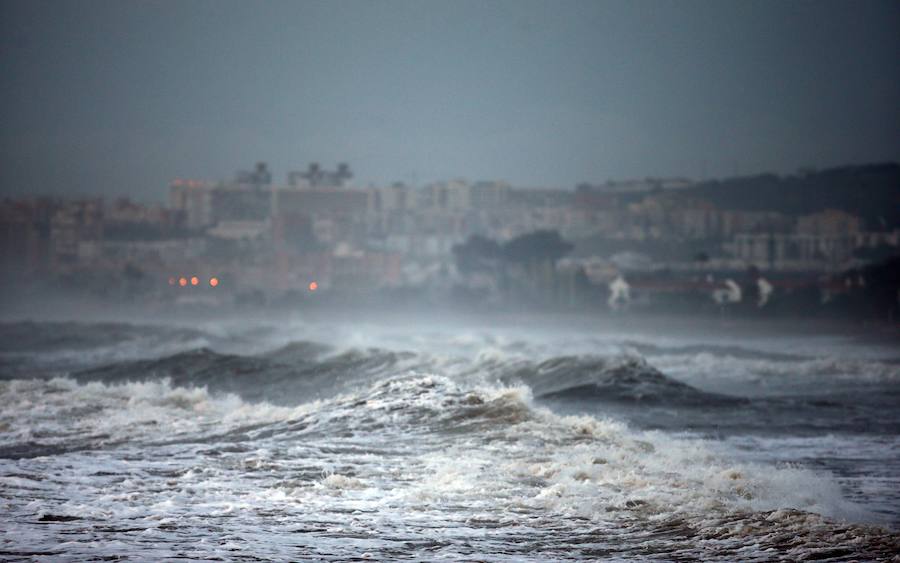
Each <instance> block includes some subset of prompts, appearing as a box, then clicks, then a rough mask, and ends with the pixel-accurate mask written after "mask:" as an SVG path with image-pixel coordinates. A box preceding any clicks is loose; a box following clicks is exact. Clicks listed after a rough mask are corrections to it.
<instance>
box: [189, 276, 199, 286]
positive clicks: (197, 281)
mask: <svg viewBox="0 0 900 563" xmlns="http://www.w3.org/2000/svg"><path fill="white" fill-rule="evenodd" d="M198 283H200V278H198V277H197V276H194V277H192V278H191V285H197V284H198Z"/></svg>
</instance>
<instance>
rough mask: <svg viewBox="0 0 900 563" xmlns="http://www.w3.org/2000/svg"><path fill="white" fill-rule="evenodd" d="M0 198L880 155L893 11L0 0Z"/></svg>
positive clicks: (891, 131)
mask: <svg viewBox="0 0 900 563" xmlns="http://www.w3.org/2000/svg"><path fill="white" fill-rule="evenodd" d="M0 65H2V66H0V81H2V90H0V92H2V105H0V117H2V126H0V130H2V137H0V139H2V140H0V147H2V155H3V163H2V167H0V170H2V173H0V189H2V190H3V191H4V192H32V193H39V192H57V193H59V192H95V193H105V194H112V193H116V192H120V193H128V194H130V195H132V196H135V197H138V198H140V199H146V200H149V199H160V198H162V197H164V194H165V187H166V185H167V183H168V181H169V180H171V179H172V178H175V177H186V178H210V179H218V178H228V177H231V176H232V175H233V173H234V171H235V170H236V169H238V168H249V167H251V166H252V165H253V163H254V162H256V161H257V160H265V161H267V162H269V163H270V166H271V167H272V168H273V170H274V172H275V174H276V178H277V179H278V180H279V181H283V180H284V175H285V173H286V172H287V171H288V170H290V169H298V168H305V166H306V164H307V163H308V162H311V161H318V162H321V163H322V164H323V165H325V166H328V167H332V166H333V165H334V164H335V163H336V162H338V161H347V162H349V163H350V164H351V166H352V168H353V169H354V170H355V171H356V173H357V180H358V182H359V183H361V184H364V183H367V182H369V181H373V182H387V181H393V180H404V181H407V182H408V181H410V180H411V179H412V178H414V177H415V178H416V179H417V181H418V183H422V182H425V181H430V180H435V179H448V178H454V177H466V178H469V179H472V180H477V179H494V178H497V179H506V180H508V181H510V182H512V183H514V184H518V185H527V186H538V185H551V186H560V187H572V186H573V185H574V184H575V183H576V182H579V181H603V180H606V179H608V178H627V177H635V176H646V175H686V176H691V177H699V176H701V175H703V174H704V172H705V173H706V174H707V175H708V176H720V175H730V174H732V173H733V172H735V171H738V172H740V173H744V174H746V173H756V172H760V171H764V170H773V171H777V172H790V171H794V170H796V169H797V168H798V167H802V166H818V167H823V166H829V165H837V164H844V163H855V162H871V161H883V160H898V159H900V2H896V1H886V2H875V1H852V2H806V1H804V2H799V1H775V2H770V1H753V2H750V1H742V2H733V3H732V2H726V1H723V0H713V1H709V2H689V1H682V0H679V1H677V2H667V1H662V0H654V1H649V2H642V1H627V2H601V1H594V2H574V1H563V2H556V1H547V2H527V1H523V0H514V1H511V2H505V1H488V0H484V1H479V2H461V1H457V0H454V1H447V2H425V1H414V2H384V1H368V0H367V1H364V2H300V1H296V2H250V1H240V2H228V1H223V0H213V1H197V0H192V1H190V2H188V1H184V2H175V1H159V2H133V1H124V0H115V1H111V2H93V1H84V0H79V1H53V2H42V1H34V0H27V1H24V2H8V1H5V0H3V1H2V2H0Z"/></svg>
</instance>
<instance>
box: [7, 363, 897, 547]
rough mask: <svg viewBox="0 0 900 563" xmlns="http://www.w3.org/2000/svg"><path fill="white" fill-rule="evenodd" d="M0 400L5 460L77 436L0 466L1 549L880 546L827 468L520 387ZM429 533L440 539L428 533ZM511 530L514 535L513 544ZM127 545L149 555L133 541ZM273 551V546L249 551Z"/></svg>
mask: <svg viewBox="0 0 900 563" xmlns="http://www.w3.org/2000/svg"><path fill="white" fill-rule="evenodd" d="M199 356H205V354H199ZM379 357H380V356H379ZM366 358H368V356H367V355H366V354H365V353H363V354H362V358H357V359H356V360H354V361H362V360H363V359H366ZM226 359H227V358H226ZM204 361H212V362H213V363H214V364H215V363H216V362H220V361H224V360H222V359H221V358H213V359H212V360H204ZM384 363H390V361H388V360H386V359H384V358H382V360H381V361H380V362H379V365H382V364H384ZM562 364H565V362H562ZM378 369H381V368H378ZM548 369H549V367H548ZM623 369H624V368H623ZM547 373H550V372H547ZM0 400H2V401H3V402H4V404H5V405H7V407H5V408H4V410H3V412H2V419H0V428H2V431H0V440H2V441H0V450H2V451H3V452H7V454H8V453H9V452H11V451H14V448H19V449H18V450H16V451H19V453H21V450H22V449H23V448H24V447H27V446H28V444H42V445H45V446H52V445H54V444H58V445H61V446H64V445H65V444H67V443H68V442H71V441H72V440H73V439H75V438H79V437H80V438H83V439H86V440H88V442H87V443H85V444H82V446H84V447H81V448H79V449H74V450H73V449H65V447H62V448H61V449H60V450H59V451H56V452H54V451H52V450H48V449H44V450H41V451H39V452H38V455H37V456H21V455H20V456H12V455H7V457H17V459H16V461H15V462H14V463H10V462H3V461H2V460H0V485H2V486H0V495H2V496H3V497H4V501H5V502H6V503H7V505H8V507H9V510H10V515H11V517H12V518H15V521H17V522H20V523H22V522H24V523H27V522H31V521H34V523H35V524H34V526H35V527H34V528H28V527H27V526H26V527H25V528H26V529H25V532H27V533H24V532H23V534H22V535H21V536H20V538H21V539H13V542H12V544H11V545H10V546H9V549H13V548H14V547H15V544H16V542H26V541H27V542H31V544H32V545H34V546H38V547H41V546H43V547H47V541H46V538H45V537H43V536H41V535H40V534H41V530H46V528H42V527H40V526H46V519H47V517H48V516H47V515H51V517H52V519H53V520H52V524H53V525H54V526H62V527H64V526H76V527H78V528H79V529H84V528H85V527H88V528H90V527H91V526H93V527H95V528H96V529H95V531H94V532H93V533H103V534H107V536H104V537H116V538H127V537H128V536H127V535H126V536H123V535H121V534H119V535H117V532H115V530H114V531H111V532H103V531H101V528H102V529H104V530H105V529H107V528H108V527H109V522H110V521H111V520H113V521H124V519H127V521H128V522H129V525H130V526H138V527H139V528H141V529H142V530H144V531H145V532H146V533H147V534H148V535H149V536H152V540H153V542H154V544H153V545H156V544H157V543H158V542H159V541H163V540H164V541H169V542H171V541H173V538H174V537H176V536H179V534H181V535H183V534H186V533H189V530H190V529H191V528H192V527H197V526H208V525H209V522H214V521H217V519H219V518H228V519H229V521H230V522H231V525H232V526H234V525H247V526H262V525H264V524H263V522H268V524H265V525H266V526H267V527H268V528H269V529H275V528H277V529H279V530H282V531H284V532H287V531H288V530H293V532H292V534H293V535H294V536H297V534H300V535H301V536H303V537H310V536H315V537H317V538H318V539H319V541H318V543H316V544H315V545H306V549H307V550H308V551H302V550H301V551H299V552H295V557H299V556H301V555H302V556H304V557H311V558H316V557H322V556H324V555H325V554H326V552H323V551H321V550H322V549H325V550H327V549H337V548H335V547H334V544H333V543H332V542H340V541H345V542H351V544H352V542H353V541H355V540H354V539H353V538H359V537H364V538H369V537H374V536H372V535H370V534H377V537H378V538H380V539H379V541H378V542H374V543H371V545H370V548H371V549H372V550H374V553H376V554H378V555H379V556H380V557H389V556H390V554H391V553H392V552H391V551H390V549H392V547H391V546H396V545H398V542H400V545H402V542H403V541H411V540H410V539H409V538H410V537H411V536H410V534H413V535H414V536H415V537H416V538H422V539H421V541H426V540H427V541H438V542H439V543H440V545H441V546H442V549H445V550H449V551H448V553H451V554H452V553H456V554H457V555H458V556H472V555H473V553H474V552H471V551H466V547H465V546H466V545H467V544H466V543H465V542H462V541H461V540H459V541H457V540H453V541H449V542H448V541H446V538H448V537H455V536H453V534H457V536H459V537H465V536H466V535H481V534H483V533H485V530H489V529H490V530H494V531H493V532H492V534H494V541H495V542H497V549H499V550H501V551H500V552H501V553H505V554H506V555H507V556H509V557H511V558H516V557H517V556H519V557H524V556H528V557H534V556H537V557H541V555H540V554H543V556H544V557H548V558H558V557H560V556H561V552H560V553H558V552H556V551H554V548H552V546H550V545H549V544H546V543H544V544H540V543H536V542H537V539H535V538H538V537H541V538H547V537H554V535H559V537H560V538H565V539H566V540H567V541H570V540H571V538H573V537H580V535H581V534H583V533H584V527H585V526H589V527H590V529H591V530H592V532H591V533H590V534H589V535H590V538H591V540H590V542H591V543H592V545H594V546H595V547H594V548H591V549H597V551H591V550H588V551H580V552H578V553H580V554H581V555H582V556H589V555H591V554H593V555H594V556H599V555H600V554H601V552H602V553H606V554H607V555H609V554H613V555H616V556H622V557H634V556H650V557H654V556H656V557H663V558H667V557H674V555H675V554H676V553H682V554H683V555H685V556H687V555H690V556H691V557H700V558H704V559H715V558H720V559H726V560H728V559H731V560H733V559H735V558H740V559H753V558H755V557H756V556H755V555H754V554H760V556H761V557H763V558H768V557H774V555H773V553H776V554H779V556H781V555H783V556H784V557H785V558H788V559H791V558H802V557H808V556H813V555H814V554H816V553H825V552H827V553H838V552H839V550H841V549H845V546H846V545H848V543H847V542H850V544H851V545H853V548H852V553H853V554H854V556H856V557H861V558H873V557H879V556H884V555H890V554H891V553H894V552H896V549H897V548H898V547H900V543H898V541H897V538H896V537H895V536H892V535H891V534H889V533H887V532H885V531H884V530H881V529H878V528H870V527H866V526H861V525H856V524H845V523H841V522H842V521H843V520H844V519H848V520H851V521H858V520H865V519H866V514H865V513H864V512H862V511H861V510H860V509H859V508H858V507H856V506H855V505H852V504H850V503H847V502H846V501H844V499H843V496H842V494H841V491H840V487H839V486H838V485H837V484H836V483H835V482H834V481H833V480H832V479H831V478H829V477H828V476H827V475H820V474H817V473H814V472H812V471H809V470H804V469H798V468H792V467H780V468H773V467H771V466H766V465H757V464H753V463H743V464H736V463H734V462H732V461H730V460H729V459H727V458H726V457H724V456H723V455H721V453H719V452H718V451H717V450H716V448H715V446H714V445H713V444H710V443H708V442H704V441H702V440H687V439H681V438H674V437H672V436H670V435H665V434H661V433H656V432H643V431H639V430H635V429H633V428H630V427H629V426H627V425H625V424H623V423H621V422H618V421H615V420H608V419H602V418H596V417H592V416H584V415H582V416H561V415H558V414H555V413H553V412H552V411H550V410H548V409H546V408H543V407H541V406H539V405H536V404H535V402H534V394H533V391H532V388H530V387H529V386H527V385H524V384H518V385H511V384H510V385H505V384H499V383H482V384H477V385H472V384H470V383H468V382H462V381H459V380H457V379H452V378H449V377H445V376H439V375H429V374H421V373H406V374H403V375H390V376H386V377H384V378H382V379H380V380H377V381H374V382H370V383H367V384H364V385H358V386H356V387H355V388H354V389H353V390H352V391H348V392H343V393H341V394H339V395H337V396H334V397H331V398H327V399H323V400H318V401H313V402H309V403H305V404H302V405H299V406H292V407H284V406H278V405H275V404H271V403H267V402H249V401H247V400H245V399H242V398H241V397H239V396H237V395H235V394H223V393H215V392H211V391H210V390H208V389H206V388H203V387H195V386H176V385H174V384H173V383H172V380H171V379H167V378H163V379H160V380H151V381H141V382H117V383H103V382H100V381H90V382H78V381H76V380H74V379H71V378H56V379H52V380H28V381H23V380H16V381H11V382H2V383H0ZM23 444H24V445H23ZM66 468H67V469H66ZM98 471H100V472H101V473H98ZM39 475H52V476H54V477H53V478H52V479H49V480H46V479H45V480H37V476H39ZM62 491H65V494H64V495H61V493H62ZM26 493H27V494H26ZM25 497H27V498H29V499H33V500H31V501H29V502H25V501H24V500H21V499H23V498H25ZM176 506H177V507H179V509H178V511H179V513H180V516H179V526H178V528H177V530H175V529H169V528H167V527H165V526H162V525H161V524H160V518H162V519H163V520H165V517H163V516H161V515H164V514H171V513H172V510H173V509H174V507H176ZM75 517H77V518H79V520H77V521H75V520H73V521H72V522H71V523H70V522H68V520H67V519H69V518H75ZM260 519H262V520H260ZM20 525H21V524H20ZM435 527H437V528H440V529H442V530H445V532H442V534H444V535H443V536H442V537H444V538H445V540H439V539H435V536H434V535H433V534H432V532H431V530H433V529H435ZM298 530H299V531H298ZM413 530H414V531H415V532H413ZM523 530H532V532H531V535H532V536H533V537H532V538H531V539H523V538H522V537H521V533H522V531H523ZM29 534H31V535H29ZM448 534H449V535H448ZM460 534H461V536H460ZM297 537H299V536H297ZM329 538H330V539H329ZM403 538H407V539H406V540H403ZM429 538H430V539H429ZM834 538H840V540H839V541H836V540H835V539H834ZM657 540H659V541H657ZM416 541H419V540H416ZM542 541H545V540H542ZM585 541H587V540H585ZM441 542H443V543H441ZM521 542H524V544H525V545H521ZM138 543H139V544H140V542H138ZM109 545H120V546H122V545H123V544H115V543H114V542H113V543H111V544H109ZM141 545H142V544H141ZM147 545H148V546H149V545H150V544H149V543H148V544H147ZM275 545H276V546H277V545H278V544H277V543H276V544H275ZM760 546H764V547H763V548H761V547H760ZM526 548H527V549H529V550H530V551H522V552H520V551H518V550H520V549H522V550H524V549H526ZM768 548H771V549H773V550H774V552H770V551H764V549H768ZM73 549H75V550H76V551H77V549H78V547H77V546H74V547H73ZM129 549H131V550H135V551H132V553H133V554H135V553H136V556H137V557H140V556H141V555H149V554H151V553H155V554H156V555H160V554H159V553H157V552H151V551H140V549H144V548H143V547H138V546H137V545H136V544H135V543H134V542H132V544H131V547H130V548H129ZM146 549H151V548H150V547H146ZM153 549H155V548H153ZM836 550H837V551H836ZM297 553H299V555H297ZM327 553H332V555H334V554H335V553H337V554H343V555H344V556H347V555H349V553H350V552H344V551H340V550H339V549H337V551H333V552H327ZM422 553H425V552H422ZM279 554H280V555H282V556H284V555H286V554H285V553H269V555H271V556H273V557H275V556H277V555H279ZM467 554H468V555H467ZM516 554H518V555H516ZM535 554H537V555H535ZM766 554H767V555H766ZM201 555H204V556H206V557H210V556H212V552H202V553H201ZM395 555H396V554H395ZM198 556H199V555H198ZM422 556H423V557H424V556H425V555H422ZM338 558H340V556H338Z"/></svg>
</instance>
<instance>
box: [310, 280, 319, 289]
mask: <svg viewBox="0 0 900 563" xmlns="http://www.w3.org/2000/svg"><path fill="white" fill-rule="evenodd" d="M317 289H319V284H317V283H316V282H309V290H310V291H315V290H317Z"/></svg>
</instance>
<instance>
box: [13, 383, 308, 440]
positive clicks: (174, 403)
mask: <svg viewBox="0 0 900 563" xmlns="http://www.w3.org/2000/svg"><path fill="white" fill-rule="evenodd" d="M0 401H2V402H3V403H4V405H5V406H4V408H3V410H2V411H0V428H3V429H5V431H4V432H2V433H0V441H2V442H0V443H6V444H9V443H15V442H22V441H29V440H40V441H41V442H42V443H48V442H51V443H52V442H56V441H59V440H64V439H65V438H66V437H69V436H78V437H90V436H97V435H101V436H103V437H104V438H103V440H106V441H115V440H121V439H125V438H151V437H158V438H160V439H165V438H167V437H169V436H172V435H181V434H186V433H192V432H200V431H203V430H207V429H216V430H221V429H222V428H228V427H232V426H237V425H242V424H251V423H260V422H273V421H278V420H286V419H289V418H291V417H293V416H298V415H299V414H300V413H301V412H303V411H305V410H306V409H307V408H309V407H308V406H301V407H297V408H288V407H278V406H274V405H271V404H268V403H246V402H244V401H243V400H242V399H241V398H240V397H238V396H237V395H234V394H222V395H218V394H210V393H209V391H208V390H207V389H206V387H177V386H172V384H171V381H170V380H169V379H168V378H165V379H160V380H149V381H139V382H123V383H115V384H105V383H102V382H97V381H91V382H87V383H79V382H77V381H76V380H74V379H71V378H68V377H57V378H53V379H50V380H40V379H32V380H12V381H8V382H2V383H0Z"/></svg>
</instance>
